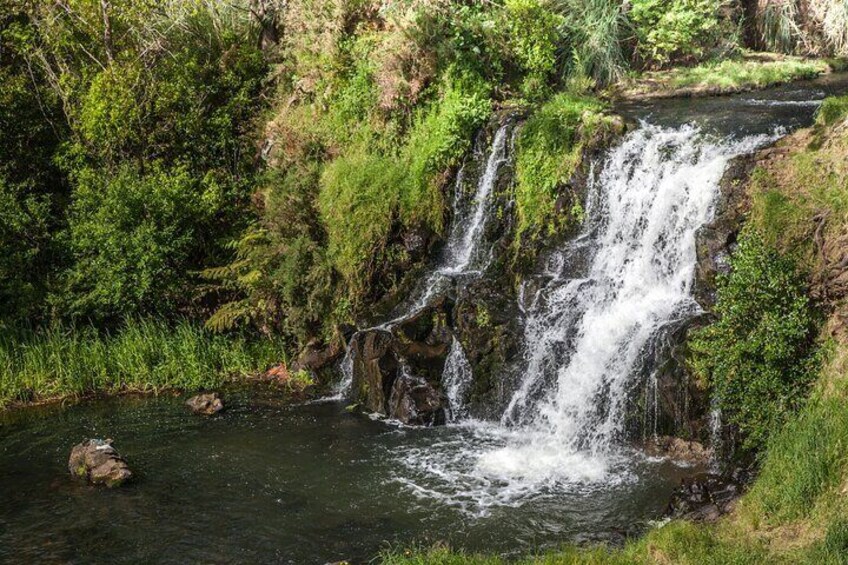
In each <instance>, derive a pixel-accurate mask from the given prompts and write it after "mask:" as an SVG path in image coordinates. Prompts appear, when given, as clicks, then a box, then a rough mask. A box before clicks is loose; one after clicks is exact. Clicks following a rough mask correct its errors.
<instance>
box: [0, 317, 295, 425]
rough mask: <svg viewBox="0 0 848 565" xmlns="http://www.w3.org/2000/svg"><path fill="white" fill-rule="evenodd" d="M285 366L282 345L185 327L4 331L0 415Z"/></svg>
mask: <svg viewBox="0 0 848 565" xmlns="http://www.w3.org/2000/svg"><path fill="white" fill-rule="evenodd" d="M283 360H284V356H283V347H282V343H281V342H279V341H277V340H269V339H261V340H259V339H255V340H247V339H245V338H242V337H227V336H222V335H214V334H212V333H210V332H208V331H207V330H204V329H203V328H202V327H199V326H196V325H194V324H191V323H188V322H181V323H178V324H176V325H169V324H166V323H164V322H159V321H151V320H139V321H131V322H128V323H127V324H126V325H125V327H124V328H123V329H121V330H120V331H116V332H114V333H111V334H102V333H99V332H97V331H96V330H94V329H93V328H89V327H84V328H62V327H53V328H49V329H45V330H39V331H30V330H10V329H5V330H3V331H0V408H2V407H4V406H6V405H9V404H12V403H15V402H37V401H42V400H50V399H55V398H64V397H74V396H82V395H86V394H89V393H95V392H103V393H119V392H136V391H137V392H156V391H161V390H166V389H181V390H197V389H201V388H208V387H214V386H218V385H220V384H221V383H223V382H224V381H225V380H227V379H228V378H231V377H236V376H246V375H250V374H252V373H256V372H258V371H261V370H264V369H266V368H267V367H268V366H269V365H271V364H274V363H279V362H281V361H283Z"/></svg>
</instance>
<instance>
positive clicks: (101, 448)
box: [68, 439, 133, 488]
mask: <svg viewBox="0 0 848 565" xmlns="http://www.w3.org/2000/svg"><path fill="white" fill-rule="evenodd" d="M68 470H69V471H70V472H71V475H73V476H74V477H77V478H79V479H84V480H86V481H88V482H89V483H91V484H93V485H105V486H107V487H110V488H111V487H117V486H120V485H122V484H123V483H125V482H126V481H128V480H129V479H131V478H132V476H133V475H132V471H130V468H129V466H128V465H127V463H126V461H124V459H123V458H122V457H121V456H120V455H119V454H118V452H117V451H116V450H115V448H114V447H112V440H111V439H106V440H101V439H89V440H87V441H84V442H82V443H80V444H78V445H75V446H74V447H73V449H71V456H70V458H69V459H68Z"/></svg>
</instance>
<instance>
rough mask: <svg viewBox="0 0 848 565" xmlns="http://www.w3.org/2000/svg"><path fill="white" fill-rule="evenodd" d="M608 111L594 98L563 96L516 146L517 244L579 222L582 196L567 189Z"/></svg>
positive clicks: (525, 129)
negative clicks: (564, 203) (560, 203)
mask: <svg viewBox="0 0 848 565" xmlns="http://www.w3.org/2000/svg"><path fill="white" fill-rule="evenodd" d="M602 111H603V105H602V104H601V102H599V101H598V100H597V99H595V98H590V97H584V96H578V95H573V94H569V93H562V94H558V95H556V96H554V97H553V98H551V99H550V100H549V101H548V102H546V103H545V104H543V105H542V106H541V107H540V108H539V109H538V110H536V112H534V113H533V115H531V116H530V117H529V118H528V119H527V122H526V123H525V124H524V125H523V126H522V128H521V131H520V132H519V134H518V139H517V142H516V157H515V167H516V171H515V203H516V209H517V215H518V228H517V232H518V233H517V237H516V242H518V241H520V240H521V238H522V237H524V238H525V239H530V240H534V239H538V238H540V237H544V236H550V235H553V234H554V233H556V232H557V231H558V230H560V229H562V228H564V227H565V226H566V224H567V223H568V222H569V221H580V220H581V219H582V215H583V210H582V208H581V206H580V198H579V195H577V194H568V193H566V192H565V191H563V190H562V188H563V187H564V186H565V185H566V184H567V183H568V181H569V180H570V179H571V177H572V176H573V175H574V173H575V171H576V170H577V167H578V166H579V164H580V162H581V158H582V153H583V149H584V147H585V143H586V142H587V141H588V139H589V138H591V136H592V135H593V133H594V132H595V131H596V130H597V129H598V128H600V127H601V126H602V125H603V123H604V116H603V114H602ZM561 192H563V193H564V194H566V195H567V196H570V200H571V202H570V203H569V209H568V210H567V213H563V214H557V213H556V204H557V198H558V197H559V196H560V193H561Z"/></svg>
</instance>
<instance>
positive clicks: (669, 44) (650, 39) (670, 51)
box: [629, 0, 722, 67]
mask: <svg viewBox="0 0 848 565" xmlns="http://www.w3.org/2000/svg"><path fill="white" fill-rule="evenodd" d="M721 4H722V3H721V2H716V1H715V0H671V1H666V0H634V1H633V2H632V5H631V9H630V13H629V16H630V19H631V20H632V22H633V24H634V26H635V29H636V37H637V40H638V45H637V52H638V53H639V55H640V56H641V57H642V58H643V59H644V60H645V61H648V62H650V63H651V64H652V65H654V66H658V67H662V66H665V65H668V64H669V63H671V62H674V61H681V60H682V61H686V60H689V61H692V60H695V61H697V60H699V59H701V58H703V57H704V55H706V54H707V53H708V52H709V51H710V50H712V49H714V48H715V47H716V46H717V45H718V44H719V42H720V41H721V39H722V38H721V26H720V22H719V17H718V13H719V9H720V7H721Z"/></svg>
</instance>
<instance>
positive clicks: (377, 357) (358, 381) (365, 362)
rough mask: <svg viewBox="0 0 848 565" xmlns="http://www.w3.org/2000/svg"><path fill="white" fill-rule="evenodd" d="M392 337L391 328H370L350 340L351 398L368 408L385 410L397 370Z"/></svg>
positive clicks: (385, 412)
mask: <svg viewBox="0 0 848 565" xmlns="http://www.w3.org/2000/svg"><path fill="white" fill-rule="evenodd" d="M392 340H393V336H392V334H391V332H388V331H385V330H379V329H374V330H365V331H363V332H360V333H358V334H356V335H355V336H354V337H353V339H352V340H351V342H350V348H351V357H352V360H353V383H352V391H353V400H354V401H355V402H357V403H359V404H361V405H362V406H363V407H364V408H365V409H366V410H368V411H369V412H373V413H377V414H388V399H389V394H390V393H391V389H392V385H393V384H394V380H395V378H396V377H397V372H398V360H397V357H396V356H395V355H393V353H392V351H391V346H392Z"/></svg>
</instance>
